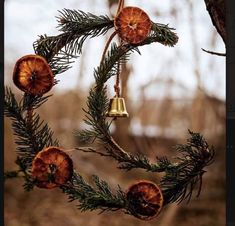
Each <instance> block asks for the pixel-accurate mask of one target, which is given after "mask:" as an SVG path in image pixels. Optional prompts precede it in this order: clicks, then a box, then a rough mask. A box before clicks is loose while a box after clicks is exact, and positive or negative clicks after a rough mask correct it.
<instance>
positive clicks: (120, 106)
mask: <svg viewBox="0 0 235 226" xmlns="http://www.w3.org/2000/svg"><path fill="white" fill-rule="evenodd" d="M106 116H108V117H128V116H129V114H128V113H127V111H126V105H125V100H124V98H121V97H116V96H115V97H114V98H112V99H110V103H109V110H108V112H107V113H106Z"/></svg>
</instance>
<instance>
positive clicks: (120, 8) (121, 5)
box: [116, 0, 124, 16]
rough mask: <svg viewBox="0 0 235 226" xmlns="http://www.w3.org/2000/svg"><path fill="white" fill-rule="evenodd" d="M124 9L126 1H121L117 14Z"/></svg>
mask: <svg viewBox="0 0 235 226" xmlns="http://www.w3.org/2000/svg"><path fill="white" fill-rule="evenodd" d="M123 7H124V0H119V2H118V10H117V14H118V13H119V12H120V11H121V10H122V9H123ZM117 14H116V16H117Z"/></svg>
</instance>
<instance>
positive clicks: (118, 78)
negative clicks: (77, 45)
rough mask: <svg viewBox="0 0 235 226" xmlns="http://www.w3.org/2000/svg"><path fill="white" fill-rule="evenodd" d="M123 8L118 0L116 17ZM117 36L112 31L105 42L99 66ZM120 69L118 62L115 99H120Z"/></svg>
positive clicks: (115, 32) (122, 0)
mask: <svg viewBox="0 0 235 226" xmlns="http://www.w3.org/2000/svg"><path fill="white" fill-rule="evenodd" d="M123 7H124V0H119V2H118V9H117V13H116V16H117V15H118V13H119V12H120V11H121V10H122V8H123ZM116 34H117V31H114V32H113V33H112V34H111V36H110V37H109V39H108V41H107V42H106V44H105V47H104V51H103V53H102V57H101V61H100V64H101V63H102V62H103V61H104V58H105V54H106V52H107V50H108V47H109V45H110V43H111V41H112V39H113V38H114V37H115V35H116ZM122 44H123V43H122V41H121V45H122ZM120 67H121V64H120V61H118V62H117V77H116V83H115V85H114V91H115V93H116V96H117V97H120V71H121V70H120Z"/></svg>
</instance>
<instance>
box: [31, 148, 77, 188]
mask: <svg viewBox="0 0 235 226" xmlns="http://www.w3.org/2000/svg"><path fill="white" fill-rule="evenodd" d="M72 174H73V162H72V160H71V158H70V157H69V156H68V155H67V154H66V153H65V152H64V151H63V150H62V149H60V148H58V147H48V148H45V149H43V150H42V151H40V152H39V153H38V154H37V155H36V157H35V158H34V160H33V163H32V178H33V179H35V181H36V186H37V187H39V188H46V189H51V188H55V187H58V186H60V185H63V184H65V183H66V182H67V181H68V180H70V179H71V177H72Z"/></svg>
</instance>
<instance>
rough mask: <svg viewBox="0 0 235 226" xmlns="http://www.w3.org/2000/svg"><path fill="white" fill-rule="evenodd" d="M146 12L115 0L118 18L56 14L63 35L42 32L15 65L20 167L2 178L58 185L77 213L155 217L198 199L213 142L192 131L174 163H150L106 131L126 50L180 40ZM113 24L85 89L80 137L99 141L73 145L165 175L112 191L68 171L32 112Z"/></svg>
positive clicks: (12, 113)
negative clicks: (110, 84)
mask: <svg viewBox="0 0 235 226" xmlns="http://www.w3.org/2000/svg"><path fill="white" fill-rule="evenodd" d="M136 12H138V13H140V14H138V13H136ZM127 15H128V16H127ZM136 15H144V17H145V19H144V20H143V21H141V16H139V17H138V18H137V19H136ZM146 15H147V14H146V13H145V12H144V11H143V10H141V9H139V8H137V7H124V1H122V0H120V1H119V7H118V11H117V16H116V17H115V19H111V18H109V17H108V16H103V15H101V16H96V15H94V14H91V13H85V12H83V11H80V10H70V9H63V10H61V11H59V16H58V17H57V19H58V28H59V31H60V34H59V35H57V36H47V35H43V36H40V37H39V39H38V40H36V41H35V42H34V43H33V47H34V52H35V55H27V56H24V57H22V58H21V59H19V60H18V61H17V63H16V65H15V69H14V73H13V80H14V83H15V85H16V86H17V87H18V88H19V89H21V90H22V91H23V92H24V95H23V97H22V99H21V100H20V101H17V99H16V97H15V95H14V93H13V92H12V91H11V89H10V88H8V87H6V88H5V100H4V113H5V115H6V117H9V118H10V119H11V121H12V129H13V132H14V135H16V140H15V143H16V145H17V159H16V164H17V165H18V167H19V169H18V170H17V171H9V172H5V179H8V178H15V177H23V179H24V181H25V183H24V188H25V190H26V191H30V190H32V189H33V188H34V187H35V186H37V187H39V188H46V189H52V188H55V187H58V188H60V189H61V191H62V192H63V193H65V194H67V195H68V198H69V201H76V202H77V203H78V205H77V206H78V209H80V210H81V211H92V210H97V209H99V210H101V211H102V212H103V211H117V210H122V211H123V212H124V213H126V214H130V215H133V216H135V217H137V218H139V219H142V220H150V219H152V218H154V217H156V216H157V215H158V214H159V213H160V212H161V210H162V207H164V206H166V205H168V204H171V203H173V202H176V203H180V202H182V201H184V200H186V201H188V202H189V201H190V199H191V196H192V194H193V191H194V190H195V189H197V196H199V195H200V192H201V187H202V176H203V174H204V173H205V172H206V171H205V170H204V168H205V167H206V166H208V165H210V164H211V163H212V162H213V158H214V149H213V147H210V146H209V145H208V143H207V142H206V140H205V139H204V138H203V136H202V135H201V134H199V133H194V132H192V131H189V138H188V139H187V142H186V144H181V145H177V146H176V147H175V148H176V150H177V151H178V153H179V155H178V156H177V157H175V160H176V161H175V162H172V161H170V160H169V159H168V158H166V157H162V158H159V157H156V162H150V160H149V159H148V157H147V156H145V155H144V154H132V153H133V152H132V153H129V152H127V151H125V150H124V149H123V148H122V147H120V145H119V144H118V143H117V142H116V141H115V140H114V138H113V137H112V135H111V132H110V125H111V124H112V122H113V120H114V119H116V118H117V117H114V118H113V119H112V120H110V119H109V118H107V111H108V110H109V98H108V96H107V86H106V82H107V81H108V80H109V79H110V78H111V77H113V76H117V84H116V86H115V91H116V93H117V96H119V95H120V90H119V87H118V82H119V81H118V79H119V73H120V67H121V65H123V64H125V63H126V62H127V61H128V59H129V56H130V54H132V53H133V52H137V53H140V50H139V48H140V47H141V46H144V45H149V44H152V43H161V44H163V45H165V46H169V47H173V46H174V45H175V44H176V43H177V41H178V36H177V34H176V33H175V32H174V29H173V28H170V27H169V26H168V25H164V24H159V23H155V22H152V21H151V20H150V19H149V20H148V15H147V16H146ZM126 16H127V18H126ZM146 18H147V19H146ZM129 20H130V21H131V22H130V21H129ZM145 20H146V21H148V22H149V24H148V25H149V30H143V28H144V29H146V27H143V26H142V25H141V26H142V27H141V26H139V23H142V22H144V21H145ZM123 21H124V22H123ZM133 21H134V22H133ZM129 22H130V23H132V22H133V23H132V24H130V23H129ZM125 23H126V25H125ZM128 23H129V24H128ZM125 26H126V27H125ZM138 26H139V27H138ZM147 27H148V26H147ZM112 28H115V31H114V33H113V34H112V35H111V37H110V39H109V40H108V42H107V45H106V47H105V49H104V53H103V56H102V60H101V63H100V65H99V66H98V67H97V69H95V71H94V79H95V85H94V86H93V87H92V88H91V89H90V92H89V96H88V97H87V108H86V109H84V112H85V119H84V122H85V123H86V124H87V125H88V126H89V129H85V130H82V131H77V136H78V137H79V139H80V140H81V141H82V142H83V143H85V144H86V146H87V145H88V144H90V145H91V144H92V143H94V141H98V144H99V146H97V148H96V147H88V148H85V147H76V148H75V149H76V150H77V151H82V152H89V153H93V154H97V155H100V156H102V157H107V158H112V159H114V160H115V161H116V162H117V166H118V168H120V169H123V170H126V171H129V170H132V169H135V168H139V169H143V170H145V171H147V172H153V173H160V172H164V173H165V174H164V176H163V177H162V179H161V181H160V183H159V184H158V185H157V184H155V183H153V182H150V181H144V180H140V181H137V182H136V183H135V184H133V185H132V186H130V187H129V188H128V189H127V191H124V190H123V189H122V188H121V187H120V186H119V185H118V186H117V188H116V190H115V191H113V189H111V188H110V186H109V185H108V183H107V182H106V181H103V180H101V179H100V178H99V177H98V176H96V175H94V176H93V177H92V178H93V179H92V180H93V183H91V184H89V183H88V182H86V181H85V180H84V178H83V177H82V175H81V174H80V172H77V171H75V169H74V168H73V163H72V160H71V159H70V157H69V155H67V154H66V153H65V152H66V150H64V149H62V148H61V147H60V145H59V141H58V140H57V139H54V135H53V131H52V130H51V129H50V127H49V125H48V124H47V123H46V122H44V121H43V120H41V118H40V115H39V114H38V113H37V112H36V110H37V108H39V107H40V106H41V105H43V104H45V103H46V101H47V100H48V99H49V98H50V97H51V95H47V96H46V95H45V93H47V92H48V91H49V90H50V89H51V88H52V87H53V86H54V85H56V84H57V83H58V81H57V80H56V79H55V76H56V75H58V74H61V73H63V72H65V71H67V70H68V69H69V68H70V67H71V65H72V63H73V62H74V60H75V59H76V58H77V57H78V56H79V55H81V54H82V47H83V44H84V42H85V41H86V39H88V38H95V37H97V36H100V35H104V34H106V33H107V31H109V30H110V29H112ZM128 29H129V30H128ZM138 29H139V30H138ZM141 29H142V30H141ZM123 32H124V33H123ZM125 32H126V33H125ZM116 34H117V35H118V36H119V38H120V39H121V42H120V44H119V45H118V44H116V43H113V44H112V45H111V47H110V48H109V44H110V43H111V40H112V38H113V37H114V36H115V35H116ZM123 37H124V38H123ZM106 52H107V53H106ZM93 146H94V145H93Z"/></svg>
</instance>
